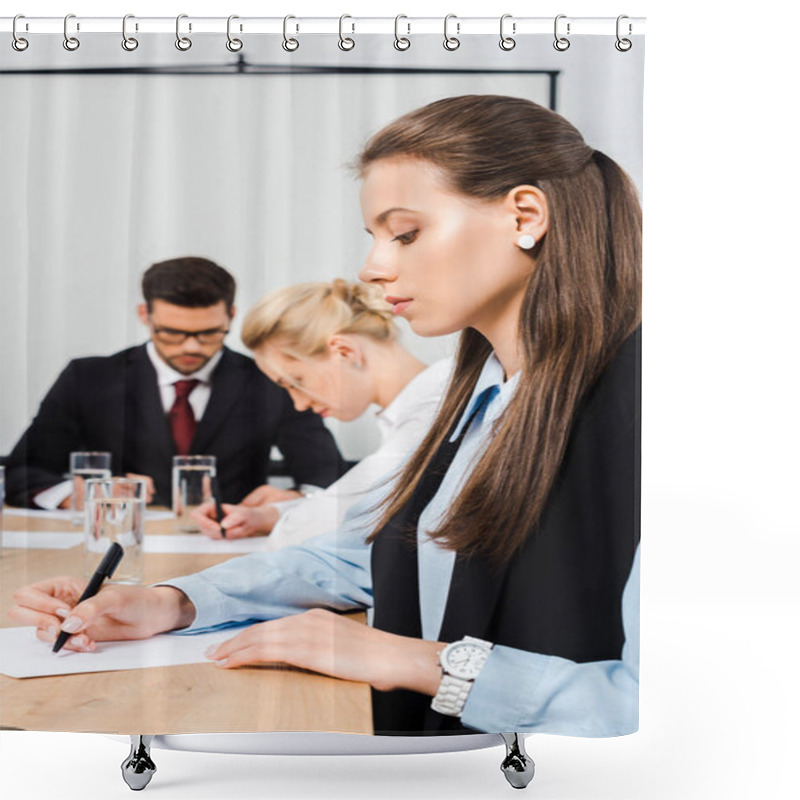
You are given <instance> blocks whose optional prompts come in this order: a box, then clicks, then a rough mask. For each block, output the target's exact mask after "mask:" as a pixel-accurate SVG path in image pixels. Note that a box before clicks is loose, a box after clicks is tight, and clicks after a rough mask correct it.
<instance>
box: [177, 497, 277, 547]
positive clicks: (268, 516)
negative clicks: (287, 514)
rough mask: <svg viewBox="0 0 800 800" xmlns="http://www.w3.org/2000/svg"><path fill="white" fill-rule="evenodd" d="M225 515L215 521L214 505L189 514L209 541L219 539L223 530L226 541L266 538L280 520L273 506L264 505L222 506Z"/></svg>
mask: <svg viewBox="0 0 800 800" xmlns="http://www.w3.org/2000/svg"><path fill="white" fill-rule="evenodd" d="M222 512H223V514H224V515H225V516H224V517H223V518H222V520H221V521H217V509H216V504H215V503H213V502H209V503H203V504H202V505H200V506H198V507H197V508H196V509H194V511H192V513H191V518H192V519H193V520H194V521H195V522H196V523H197V525H198V527H199V528H200V532H201V533H204V534H205V535H206V536H208V537H210V538H211V539H221V538H222V530H221V528H225V536H226V538H227V539H243V538H244V537H246V536H266V535H267V534H268V533H269V532H270V531H271V530H272V529H273V528H274V527H275V523H276V522H277V521H278V519H279V518H280V515H279V514H278V510H277V509H276V508H275V506H271V505H269V504H264V505H263V506H257V507H255V508H248V507H247V506H241V505H240V506H232V505H228V504H227V503H223V504H222Z"/></svg>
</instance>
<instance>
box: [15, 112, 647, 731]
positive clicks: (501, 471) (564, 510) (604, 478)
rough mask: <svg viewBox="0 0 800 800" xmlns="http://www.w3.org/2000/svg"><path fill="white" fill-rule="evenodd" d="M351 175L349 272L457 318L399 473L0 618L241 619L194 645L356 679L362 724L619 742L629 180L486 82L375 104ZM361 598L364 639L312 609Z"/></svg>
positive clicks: (636, 284) (628, 700)
mask: <svg viewBox="0 0 800 800" xmlns="http://www.w3.org/2000/svg"><path fill="white" fill-rule="evenodd" d="M359 167H360V172H361V176H362V180H363V183H362V192H361V203H362V210H363V216H364V220H365V225H366V228H367V229H368V231H369V233H370V235H371V236H372V239H373V242H372V249H371V250H370V252H369V255H368V257H367V260H366V263H365V264H364V267H363V269H362V271H361V275H360V277H361V278H362V280H364V281H365V282H367V283H372V284H376V285H379V286H381V287H382V289H383V291H384V293H385V296H386V299H387V300H388V301H389V303H390V304H391V305H392V307H393V309H394V312H395V314H397V315H400V316H403V317H405V318H406V319H407V320H408V321H409V323H410V325H411V327H412V328H413V330H415V331H416V332H417V333H420V334H422V335H426V336H438V335H442V334H447V333H451V332H454V331H459V330H460V331H463V333H462V334H461V343H460V347H459V350H458V354H457V358H456V363H455V368H454V374H453V378H452V381H451V383H450V385H449V388H448V392H447V396H446V398H445V400H444V403H443V405H442V408H441V410H440V411H439V413H438V415H437V417H436V420H435V421H434V424H433V426H432V427H431V429H430V431H429V432H428V434H427V436H426V437H425V439H424V440H423V442H422V443H421V445H420V446H419V447H418V448H417V450H416V451H415V453H414V454H413V455H412V456H411V458H410V460H409V461H408V463H407V464H406V466H405V468H404V470H403V471H402V473H401V474H400V476H399V477H398V478H396V479H395V480H394V481H391V482H388V483H385V484H384V485H383V486H382V487H381V488H380V489H376V490H375V492H373V493H371V495H370V497H369V498H367V499H366V500H365V502H363V503H361V504H357V505H358V506H359V507H358V508H356V509H352V510H351V512H350V513H349V514H348V516H347V518H346V519H345V522H344V524H343V525H342V526H341V527H340V528H339V530H338V531H337V533H336V534H335V535H331V536H328V535H323V536H321V537H317V538H316V539H312V540H310V541H309V542H307V543H305V544H304V545H302V546H300V547H296V548H285V549H283V550H280V551H278V552H276V553H267V554H263V555H262V554H258V555H252V556H246V557H244V558H242V559H238V560H234V561H230V562H227V563H225V564H222V565H220V566H217V567H214V568H212V569H210V570H207V571H205V572H204V573H199V574H198V575H195V576H187V577H185V578H181V579H177V580H175V581H170V582H169V583H170V585H164V586H158V587H151V588H131V587H110V588H107V589H104V590H103V591H101V592H100V593H99V594H98V595H97V597H95V598H94V599H92V600H89V601H86V602H84V603H83V604H81V606H80V607H77V608H74V609H73V608H72V606H73V604H74V603H75V601H76V599H77V596H78V591H79V589H80V584H79V583H78V582H70V580H69V579H59V580H54V581H45V582H42V583H40V584H35V585H34V586H32V587H28V588H27V589H25V590H21V591H20V592H18V593H17V595H16V598H17V603H18V606H17V608H15V609H14V610H13V611H12V616H13V617H14V618H15V619H16V620H18V621H19V622H23V623H26V624H32V625H36V626H37V627H38V628H39V636H40V637H41V638H43V639H45V640H51V639H52V636H53V635H54V633H55V632H56V628H57V626H58V625H59V623H60V620H61V618H63V617H68V618H67V619H66V620H65V621H64V623H63V629H64V630H67V631H71V632H77V633H78V634H79V636H78V637H77V639H76V637H73V639H71V642H72V646H74V647H78V648H80V647H84V648H88V649H92V648H93V647H95V642H96V641H99V640H103V639H110V638H136V637H143V636H149V635H152V634H154V633H156V632H159V631H165V630H177V629H184V630H186V631H194V630H201V629H204V628H206V627H208V626H214V625H217V624H219V623H222V622H225V621H228V620H241V621H245V620H248V621H249V620H252V619H254V618H256V619H267V620H268V621H266V622H261V623H258V624H254V625H251V626H250V627H248V628H247V629H246V630H244V631H242V632H240V633H238V634H235V635H232V637H231V638H230V639H229V640H227V641H226V642H224V643H223V644H220V645H219V646H218V647H217V648H216V649H214V650H212V651H211V652H210V653H209V654H208V655H209V658H211V659H212V660H213V661H215V662H216V663H217V664H219V665H220V666H221V667H223V668H226V669H230V668H234V667H239V666H242V665H247V664H257V663H269V662H283V663H288V664H294V665H296V666H298V667H304V668H308V669H312V670H318V671H320V672H323V673H327V674H330V675H334V676H337V677H340V678H346V679H352V680H360V681H367V682H369V683H370V684H371V685H372V686H373V688H374V689H375V691H374V693H373V715H374V723H375V731H376V732H377V733H387V734H392V733H401V734H402V733H405V734H409V733H426V734H430V733H464V732H469V731H474V730H480V731H487V732H501V731H549V732H559V733H575V734H580V735H592V736H602V735H615V734H620V733H628V732H631V731H632V730H635V729H636V725H637V721H636V707H637V700H636V660H635V641H636V635H637V628H638V619H637V618H636V599H637V593H636V588H635V582H634V578H635V574H636V573H635V570H634V567H635V565H636V563H637V562H636V559H635V556H636V553H637V541H638V511H637V509H638V504H637V489H638V486H637V482H638V479H637V475H638V432H637V424H638V422H637V402H638V398H637V387H638V368H639V320H640V261H641V256H640V252H641V251H640V230H641V215H640V209H639V204H638V201H637V198H636V194H635V191H634V188H633V186H632V184H631V182H630V180H629V179H628V177H627V176H626V175H625V174H624V173H623V172H622V170H621V169H620V168H619V167H618V166H617V164H616V163H614V162H613V161H612V160H611V159H610V158H608V157H607V156H605V155H604V154H602V153H600V152H598V151H595V150H593V149H592V148H591V147H590V146H589V145H587V144H586V143H585V142H584V141H583V138H582V137H581V135H580V133H579V132H578V131H577V130H576V129H575V128H574V127H573V126H572V125H571V124H570V123H569V122H567V121H566V120H565V119H563V118H562V117H560V116H558V115H557V114H555V113H553V112H551V111H549V110H547V109H545V108H543V107H541V106H538V105H535V104H533V103H531V102H528V101H526V100H522V99H517V98H511V97H500V96H468V97H453V98H447V99H444V100H441V101H438V102H435V103H432V104H430V105H428V106H425V107H423V108H420V109H418V110H416V111H413V112H411V113H409V114H407V115H405V116H404V117H401V118H400V119H398V120H396V121H395V122H393V123H391V124H390V125H388V126H387V127H386V128H384V129H383V130H381V131H380V132H379V133H377V134H376V135H375V136H374V137H373V138H372V139H371V140H370V141H369V143H368V144H367V146H366V148H365V150H364V151H363V153H362V154H361V158H360V161H359ZM365 539H366V541H367V544H365ZM626 584H627V591H626ZM366 606H372V607H373V609H374V618H373V624H372V627H367V626H364V625H360V624H358V623H356V622H352V621H351V620H349V619H347V618H344V617H342V616H340V615H338V614H335V613H331V612H332V611H335V610H342V609H351V608H362V607H366ZM278 616H279V617H280V618H279V619H271V618H273V617H278ZM626 640H627V641H626ZM448 643H449V644H448ZM446 644H447V647H445V645H446ZM431 698H433V701H432V700H431Z"/></svg>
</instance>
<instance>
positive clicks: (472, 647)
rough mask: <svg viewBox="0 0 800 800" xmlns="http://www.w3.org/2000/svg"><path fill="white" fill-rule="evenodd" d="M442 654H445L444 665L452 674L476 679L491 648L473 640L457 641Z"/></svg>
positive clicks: (467, 678) (466, 678)
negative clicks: (474, 642) (477, 643)
mask: <svg viewBox="0 0 800 800" xmlns="http://www.w3.org/2000/svg"><path fill="white" fill-rule="evenodd" d="M442 655H443V656H444V660H443V664H442V666H443V667H444V668H445V669H446V670H447V672H448V673H449V674H450V675H453V676H455V677H456V678H463V679H464V680H474V679H475V678H477V677H478V673H479V672H480V671H481V667H483V665H484V664H485V663H486V659H487V658H488V657H489V650H488V649H487V648H485V647H481V646H480V645H476V644H472V643H471V642H456V643H455V644H453V645H450V646H449V647H448V648H447V649H446V650H445V652H444V653H443V654H442Z"/></svg>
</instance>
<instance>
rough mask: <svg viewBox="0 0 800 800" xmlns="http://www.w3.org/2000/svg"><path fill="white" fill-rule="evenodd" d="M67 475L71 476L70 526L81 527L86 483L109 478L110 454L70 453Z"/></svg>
mask: <svg viewBox="0 0 800 800" xmlns="http://www.w3.org/2000/svg"><path fill="white" fill-rule="evenodd" d="M69 474H70V475H71V476H72V497H71V498H70V508H71V509H72V524H73V525H82V524H83V507H84V495H85V494H86V481H89V480H92V479H93V478H110V477H111V453H99V452H84V453H70V454H69Z"/></svg>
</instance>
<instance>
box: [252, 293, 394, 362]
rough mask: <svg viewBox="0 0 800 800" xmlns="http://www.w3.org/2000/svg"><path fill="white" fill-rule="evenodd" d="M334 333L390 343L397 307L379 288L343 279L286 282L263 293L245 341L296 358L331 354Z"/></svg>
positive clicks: (256, 346)
mask: <svg viewBox="0 0 800 800" xmlns="http://www.w3.org/2000/svg"><path fill="white" fill-rule="evenodd" d="M335 334H358V335H361V336H367V337H369V338H370V339H373V340H375V341H376V342H385V343H389V342H392V341H394V340H395V339H396V338H397V328H396V327H395V324H394V315H393V313H392V307H391V306H390V305H389V303H387V302H386V301H385V300H384V299H383V292H382V291H381V290H380V288H379V287H377V286H373V285H369V284H363V283H357V282H352V283H351V282H348V281H345V280H342V279H341V278H336V279H335V280H333V281H331V282H330V283H322V282H320V283H297V284H294V285H292V286H286V287H284V288H282V289H276V290H275V291H274V292H270V293H269V294H267V295H265V296H264V297H262V298H261V299H260V300H259V301H258V302H257V303H256V304H255V305H254V306H253V307H252V308H251V309H250V311H248V312H247V316H246V317H245V319H244V323H243V326H242V341H243V342H244V344H245V346H246V347H248V348H249V349H250V350H257V349H258V348H260V347H261V346H262V345H264V344H265V343H266V342H268V341H269V342H274V343H275V344H276V345H277V346H278V347H280V349H281V350H282V351H283V352H284V353H285V354H286V355H288V356H291V357H293V358H309V357H314V356H323V355H326V354H327V352H328V340H329V338H330V337H331V336H333V335H335Z"/></svg>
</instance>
